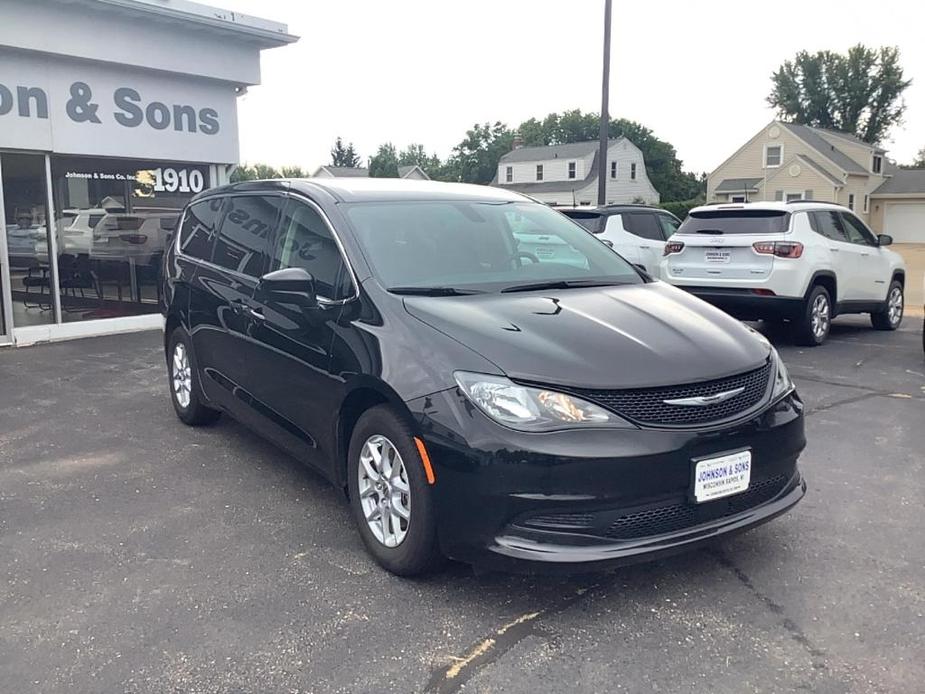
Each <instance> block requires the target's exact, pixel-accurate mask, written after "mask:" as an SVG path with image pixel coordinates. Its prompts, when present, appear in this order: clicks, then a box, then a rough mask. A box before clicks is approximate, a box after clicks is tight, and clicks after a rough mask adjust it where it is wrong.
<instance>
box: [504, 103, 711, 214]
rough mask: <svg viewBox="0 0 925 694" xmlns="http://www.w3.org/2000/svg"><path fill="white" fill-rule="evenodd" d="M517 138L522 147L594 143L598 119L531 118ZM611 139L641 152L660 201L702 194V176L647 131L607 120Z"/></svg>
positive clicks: (569, 114) (571, 115)
mask: <svg viewBox="0 0 925 694" xmlns="http://www.w3.org/2000/svg"><path fill="white" fill-rule="evenodd" d="M518 131H519V132H520V136H521V138H522V139H523V141H524V145H526V146H536V145H561V144H568V143H570V142H587V141H589V140H597V138H598V136H599V134H600V116H599V115H598V114H597V113H582V112H581V111H580V110H578V109H575V110H572V111H564V112H563V113H562V114H558V113H550V114H549V115H548V116H546V117H545V118H544V119H543V120H542V121H540V120H537V119H536V118H531V119H529V120H526V121H524V122H523V123H521V124H520V127H519V128H518ZM609 136H610V137H611V138H617V137H621V136H623V137H626V138H627V139H628V140H629V141H630V142H632V143H633V144H634V145H636V146H637V147H639V149H640V150H642V156H643V157H644V159H645V163H646V173H647V174H648V176H649V180H650V181H651V182H652V185H653V186H655V189H656V190H657V191H658V192H659V194H660V195H661V198H662V200H663V201H666V202H667V201H671V200H691V199H693V198H696V197H698V196H701V195H704V194H705V193H706V185H705V184H704V183H703V181H702V177H698V176H697V175H695V174H693V173H689V172H685V171H684V170H683V167H682V162H681V160H680V159H678V153H677V150H675V148H674V147H673V146H672V145H671V144H669V143H668V142H665V141H664V140H660V139H658V138H657V137H655V135H654V133H653V132H652V131H651V130H649V128H647V127H645V126H644V125H641V124H640V123H637V122H635V121H631V120H626V119H625V118H615V119H613V120H611V121H610V125H609Z"/></svg>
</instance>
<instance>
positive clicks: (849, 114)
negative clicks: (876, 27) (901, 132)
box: [768, 44, 912, 144]
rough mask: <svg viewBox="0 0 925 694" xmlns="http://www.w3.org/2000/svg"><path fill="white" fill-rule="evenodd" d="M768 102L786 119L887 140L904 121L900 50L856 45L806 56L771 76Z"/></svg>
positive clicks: (904, 84) (798, 56)
mask: <svg viewBox="0 0 925 694" xmlns="http://www.w3.org/2000/svg"><path fill="white" fill-rule="evenodd" d="M771 81H772V83H773V87H772V89H771V93H770V94H769V95H768V103H769V104H770V105H771V106H773V107H774V108H776V109H777V112H778V115H779V117H780V118H781V119H783V120H786V121H789V122H793V123H800V124H803V125H811V126H814V127H820V128H829V129H832V130H838V131H841V132H845V133H851V134H853V135H856V136H857V137H859V138H861V139H862V140H864V141H865V142H869V143H872V144H873V143H877V142H880V141H882V140H883V139H884V138H885V137H886V135H887V133H889V131H890V128H892V127H893V126H894V125H897V124H899V123H901V122H902V116H903V112H904V111H905V110H906V104H905V103H904V102H903V100H902V94H903V92H904V91H905V90H906V88H908V87H909V85H910V84H912V80H906V79H903V69H902V67H901V66H900V64H899V49H898V48H896V47H890V46H883V47H881V48H879V49H874V48H868V47H867V46H864V45H862V44H858V45H856V46H852V47H851V48H850V49H848V53H847V54H845V55H842V54H840V53H835V52H833V51H818V52H817V53H808V52H806V51H800V52H799V53H797V54H796V56H795V57H794V59H793V60H787V61H784V64H783V65H781V66H780V67H779V68H778V69H777V71H775V72H774V73H773V74H772V75H771Z"/></svg>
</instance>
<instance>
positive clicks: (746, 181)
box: [716, 178, 762, 193]
mask: <svg viewBox="0 0 925 694" xmlns="http://www.w3.org/2000/svg"><path fill="white" fill-rule="evenodd" d="M761 181H762V179H760V178H724V179H723V180H722V181H720V183H719V185H718V186H716V192H717V193H738V192H741V191H743V190H757V188H758V184H759V183H761Z"/></svg>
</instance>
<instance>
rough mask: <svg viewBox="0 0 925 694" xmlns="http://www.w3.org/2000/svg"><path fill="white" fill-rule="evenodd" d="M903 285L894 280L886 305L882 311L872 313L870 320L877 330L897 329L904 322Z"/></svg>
mask: <svg viewBox="0 0 925 694" xmlns="http://www.w3.org/2000/svg"><path fill="white" fill-rule="evenodd" d="M903 302H904V298H903V286H902V285H901V284H900V283H899V282H898V281H897V280H893V283H892V284H891V285H890V291H889V292H887V295H886V306H884V307H883V310H882V311H878V312H877V313H871V314H870V322H871V325H873V326H874V327H875V328H876V329H877V330H896V328H898V327H899V324H900V323H902V322H903V307H904V303H903Z"/></svg>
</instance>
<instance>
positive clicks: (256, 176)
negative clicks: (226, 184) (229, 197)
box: [228, 164, 286, 183]
mask: <svg viewBox="0 0 925 694" xmlns="http://www.w3.org/2000/svg"><path fill="white" fill-rule="evenodd" d="M285 170H286V167H283V171H285ZM284 175H285V174H283V173H280V172H279V171H277V170H276V169H275V168H273V167H272V166H270V165H268V164H242V165H241V166H239V167H237V168H236V169H235V170H234V171H233V172H232V173H231V176H229V178H228V180H229V181H230V182H231V183H238V182H239V181H261V180H264V179H267V178H282V177H283V176H284Z"/></svg>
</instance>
